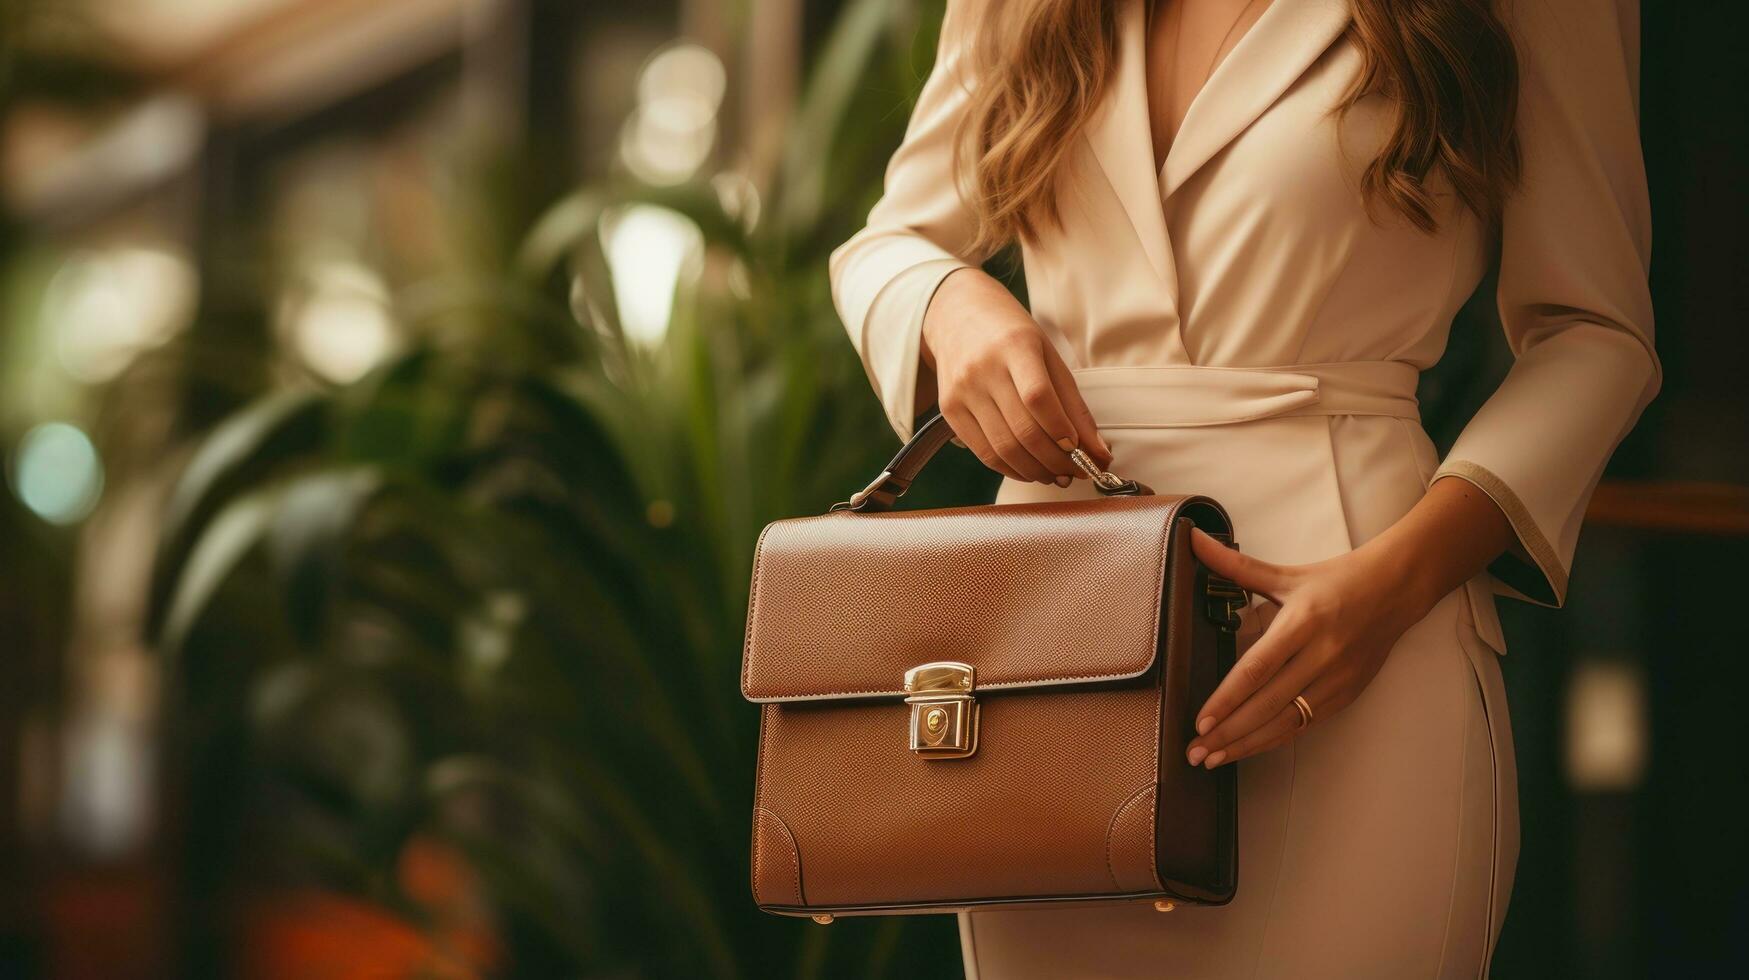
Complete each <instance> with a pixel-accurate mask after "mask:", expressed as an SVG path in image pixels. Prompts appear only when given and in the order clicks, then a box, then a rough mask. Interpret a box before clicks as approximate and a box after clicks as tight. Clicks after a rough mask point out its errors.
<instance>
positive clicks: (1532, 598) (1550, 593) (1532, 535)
mask: <svg viewBox="0 0 1749 980" xmlns="http://www.w3.org/2000/svg"><path fill="white" fill-rule="evenodd" d="M1446 476H1455V477H1457V478H1459V479H1461V480H1466V481H1468V482H1470V483H1472V484H1474V485H1475V486H1476V487H1477V488H1478V489H1480V490H1481V491H1482V492H1483V493H1485V494H1487V495H1488V499H1490V500H1492V501H1494V503H1495V505H1496V506H1498V507H1499V508H1500V511H1501V513H1503V514H1505V515H1506V520H1507V522H1508V523H1510V524H1511V525H1512V532H1513V533H1514V534H1516V535H1517V536H1518V541H1519V543H1520V544H1522V545H1524V550H1525V553H1526V554H1528V555H1530V558H1531V561H1532V562H1534V563H1535V564H1531V563H1530V562H1526V561H1525V560H1524V559H1523V558H1521V557H1519V556H1518V555H1516V554H1514V553H1512V552H1507V553H1506V554H1503V555H1501V556H1500V557H1499V558H1497V559H1495V560H1494V562H1493V564H1491V565H1489V566H1488V573H1489V574H1491V575H1493V576H1494V577H1495V578H1496V579H1498V580H1499V581H1500V582H1501V583H1502V584H1503V585H1505V586H1507V587H1508V588H1509V589H1510V590H1511V591H1510V592H1505V593H1504V594H1506V595H1509V596H1512V597H1513V598H1520V599H1524V600H1525V601H1527V602H1532V603H1535V604H1536V605H1539V606H1551V607H1554V608H1559V607H1560V606H1561V605H1562V604H1563V603H1565V602H1566V601H1567V569H1566V568H1565V567H1563V566H1562V565H1561V561H1560V559H1559V558H1557V557H1556V556H1555V549H1553V548H1551V547H1549V539H1548V538H1547V537H1545V536H1544V535H1543V532H1542V529H1541V528H1539V527H1537V524H1536V521H1535V520H1533V519H1532V518H1531V516H1530V510H1529V509H1528V508H1526V507H1525V506H1524V502H1523V501H1521V500H1519V499H1518V494H1516V493H1513V492H1512V488H1511V487H1509V486H1507V485H1506V481H1504V480H1502V479H1500V478H1499V477H1498V476H1495V475H1494V472H1493V471H1492V470H1489V469H1488V468H1487V467H1485V466H1481V465H1479V464H1477V463H1472V462H1470V461H1469V460H1465V459H1456V460H1446V461H1445V463H1444V464H1442V465H1441V466H1440V467H1439V470H1438V471H1437V472H1435V473H1434V474H1433V479H1434V480H1438V479H1440V478H1441V477H1446Z"/></svg>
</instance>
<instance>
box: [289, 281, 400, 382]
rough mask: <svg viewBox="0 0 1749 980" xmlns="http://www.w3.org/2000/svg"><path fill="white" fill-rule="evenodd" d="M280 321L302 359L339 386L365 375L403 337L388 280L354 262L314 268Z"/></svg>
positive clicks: (293, 296) (385, 356) (298, 288)
mask: <svg viewBox="0 0 1749 980" xmlns="http://www.w3.org/2000/svg"><path fill="white" fill-rule="evenodd" d="M280 325H281V330H282V332H283V333H284V335H285V337H286V339H287V341H288V342H289V343H290V345H291V347H292V349H293V350H294V351H295V352H296V353H297V355H298V358H299V359H300V360H302V361H303V363H304V364H305V365H306V366H307V367H309V369H310V370H311V371H314V372H315V373H316V374H318V375H320V376H322V377H323V378H326V379H328V380H329V381H333V382H335V383H337V384H345V383H347V382H351V381H356V380H358V379H359V378H361V377H363V376H364V374H365V373H366V372H368V371H369V370H370V369H371V368H374V367H376V366H377V365H378V364H380V363H382V361H383V360H384V359H385V358H387V357H388V356H389V354H390V353H391V352H393V351H394V349H395V345H396V343H397V340H398V336H397V334H398V331H397V329H396V325H395V318H394V314H393V312H392V311H391V309H390V305H389V288H388V286H387V284H385V283H384V282H383V279H382V277H381V276H380V275H378V274H377V273H376V271H375V270H373V269H370V268H368V267H367V266H363V265H360V264H357V263H354V262H327V263H323V264H321V265H319V266H317V267H315V268H314V269H312V270H311V271H310V273H309V274H308V275H306V276H305V277H304V279H303V281H302V282H301V283H300V284H299V285H298V286H297V287H296V288H294V289H293V290H292V291H291V292H290V293H289V294H288V295H287V296H286V298H285V300H284V301H283V302H282V303H281V306H280Z"/></svg>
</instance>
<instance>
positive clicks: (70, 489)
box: [12, 422, 103, 524]
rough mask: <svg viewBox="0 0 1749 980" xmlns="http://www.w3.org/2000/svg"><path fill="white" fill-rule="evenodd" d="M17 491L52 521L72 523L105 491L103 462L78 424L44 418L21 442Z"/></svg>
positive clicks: (15, 469) (15, 473)
mask: <svg viewBox="0 0 1749 980" xmlns="http://www.w3.org/2000/svg"><path fill="white" fill-rule="evenodd" d="M12 489H13V492H14V493H16V494H17V495H18V499H19V501H20V502H22V503H23V504H24V506H26V507H28V508H30V510H31V512H32V513H34V514H36V515H37V516H38V517H41V518H42V519H43V520H45V521H48V522H49V523H51V524H73V523H76V522H78V521H80V520H82V519H83V518H84V517H85V516H86V515H87V514H89V513H91V510H92V508H93V507H96V506H97V501H98V498H100V497H101V496H102V495H103V461H102V460H101V459H99V458H98V455H97V447H95V446H93V445H92V444H91V439H90V437H88V436H87V435H85V433H84V432H83V431H81V430H80V429H79V428H78V427H77V426H74V425H69V424H67V423H65V422H45V423H43V424H42V425H39V426H37V427H36V428H34V429H31V430H30V431H29V432H26V433H25V434H24V438H23V439H21V440H19V443H18V449H17V450H16V452H15V454H14V456H13V465H12Z"/></svg>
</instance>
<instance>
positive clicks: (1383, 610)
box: [1185, 531, 1432, 769]
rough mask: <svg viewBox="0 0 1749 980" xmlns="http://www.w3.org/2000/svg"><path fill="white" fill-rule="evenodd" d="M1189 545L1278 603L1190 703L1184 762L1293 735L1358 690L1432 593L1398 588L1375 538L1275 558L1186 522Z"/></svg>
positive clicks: (1252, 750)
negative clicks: (1339, 551)
mask: <svg viewBox="0 0 1749 980" xmlns="http://www.w3.org/2000/svg"><path fill="white" fill-rule="evenodd" d="M1191 538H1192V541H1191V546H1192V548H1193V549H1194V550H1195V552H1196V556H1197V557H1198V558H1200V559H1201V560H1202V562H1203V564H1205V565H1207V566H1208V567H1209V568H1210V569H1211V570H1213V571H1214V573H1215V574H1217V575H1221V576H1224V577H1226V578H1229V579H1231V580H1233V581H1234V582H1236V583H1238V584H1239V585H1240V586H1241V587H1243V588H1245V589H1248V590H1250V591H1251V592H1254V593H1257V594H1258V595H1261V596H1263V597H1265V598H1267V599H1269V600H1270V601H1271V602H1274V603H1276V604H1277V605H1279V606H1280V607H1281V609H1280V611H1279V612H1278V613H1277V615H1276V617H1275V619H1274V621H1273V622H1271V623H1270V624H1269V628H1268V629H1267V630H1265V631H1264V633H1263V635H1262V636H1261V637H1259V638H1258V640H1257V642H1256V643H1255V644H1253V645H1252V646H1251V648H1250V649H1249V650H1247V651H1245V654H1244V655H1243V656H1241V657H1240V658H1239V660H1238V662H1237V663H1236V664H1234V666H1233V669H1232V670H1230V671H1228V673H1227V676H1226V678H1225V679H1224V680H1222V681H1221V683H1220V686H1219V687H1217V688H1216V689H1215V693H1214V694H1212V695H1211V696H1210V697H1209V699H1208V701H1207V703H1206V704H1204V705H1203V707H1202V709H1201V710H1200V711H1199V712H1198V713H1197V716H1196V717H1197V721H1196V730H1197V733H1198V734H1197V737H1196V738H1195V739H1193V740H1192V741H1191V743H1190V746H1189V749H1188V750H1187V752H1186V753H1185V757H1186V759H1187V760H1188V761H1189V762H1190V764H1191V765H1193V766H1195V765H1201V766H1206V767H1208V768H1210V769H1213V768H1214V767H1216V766H1219V765H1224V764H1226V763H1230V762H1237V761H1238V760H1240V759H1244V758H1246V757H1248V756H1253V755H1256V754H1258V753H1259V752H1267V751H1268V750H1270V749H1272V748H1275V747H1276V746H1279V745H1283V744H1285V743H1287V742H1289V741H1292V740H1293V739H1294V738H1295V737H1296V736H1298V735H1299V734H1300V732H1301V730H1302V728H1303V727H1304V726H1303V724H1302V714H1301V712H1300V709H1299V707H1298V706H1296V705H1295V704H1294V698H1295V697H1304V698H1305V699H1306V702H1307V703H1308V705H1309V707H1310V708H1311V711H1312V716H1313V719H1314V721H1313V723H1314V724H1316V723H1322V722H1324V721H1328V720H1329V719H1330V717H1331V716H1332V715H1334V714H1336V713H1337V712H1338V711H1341V710H1342V709H1343V708H1345V707H1347V706H1348V705H1349V704H1350V703H1352V702H1353V701H1354V699H1355V698H1356V697H1359V696H1360V692H1361V691H1363V690H1365V689H1366V686H1367V684H1369V683H1371V682H1372V679H1373V677H1374V676H1376V675H1377V674H1378V672H1379V668H1380V667H1383V666H1384V663H1385V658H1386V657H1388V656H1390V653H1391V648H1392V647H1393V646H1395V645H1396V642H1397V640H1398V638H1400V637H1401V636H1402V635H1403V633H1404V632H1406V631H1407V630H1408V629H1409V627H1410V626H1412V625H1414V624H1415V623H1416V621H1418V620H1419V619H1421V617H1422V616H1425V615H1426V614H1427V611H1428V609H1429V608H1431V605H1432V603H1431V602H1428V601H1427V600H1425V599H1423V598H1421V597H1420V596H1419V595H1418V594H1417V590H1414V589H1410V588H1406V587H1405V582H1404V579H1403V576H1402V575H1401V574H1400V570H1399V569H1398V567H1397V562H1396V561H1395V556H1394V555H1392V554H1391V552H1390V550H1389V548H1388V546H1385V545H1384V543H1383V542H1374V544H1375V545H1379V547H1371V546H1363V547H1361V548H1359V549H1356V550H1354V551H1351V552H1348V553H1347V554H1344V555H1339V556H1337V557H1335V558H1331V559H1329V560H1327V561H1321V562H1317V563H1315V564H1311V565H1275V564H1272V563H1270V562H1266V561H1262V560H1260V559H1257V558H1253V557H1251V556H1249V555H1244V554H1241V553H1239V552H1238V551H1235V550H1233V549H1231V548H1228V547H1227V546H1225V545H1223V544H1221V543H1220V542H1219V541H1216V540H1215V539H1214V538H1211V537H1209V536H1208V535H1206V534H1204V533H1202V532H1201V531H1193V532H1192V534H1191Z"/></svg>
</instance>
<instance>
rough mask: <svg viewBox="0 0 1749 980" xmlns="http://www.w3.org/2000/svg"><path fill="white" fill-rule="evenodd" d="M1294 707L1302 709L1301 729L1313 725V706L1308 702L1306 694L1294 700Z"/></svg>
mask: <svg viewBox="0 0 1749 980" xmlns="http://www.w3.org/2000/svg"><path fill="white" fill-rule="evenodd" d="M1294 707H1296V708H1298V709H1300V727H1301V728H1304V727H1306V726H1307V725H1310V724H1311V723H1312V706H1311V704H1310V703H1309V702H1307V701H1306V696H1305V695H1304V694H1302V695H1300V696H1299V697H1296V698H1294Z"/></svg>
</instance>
